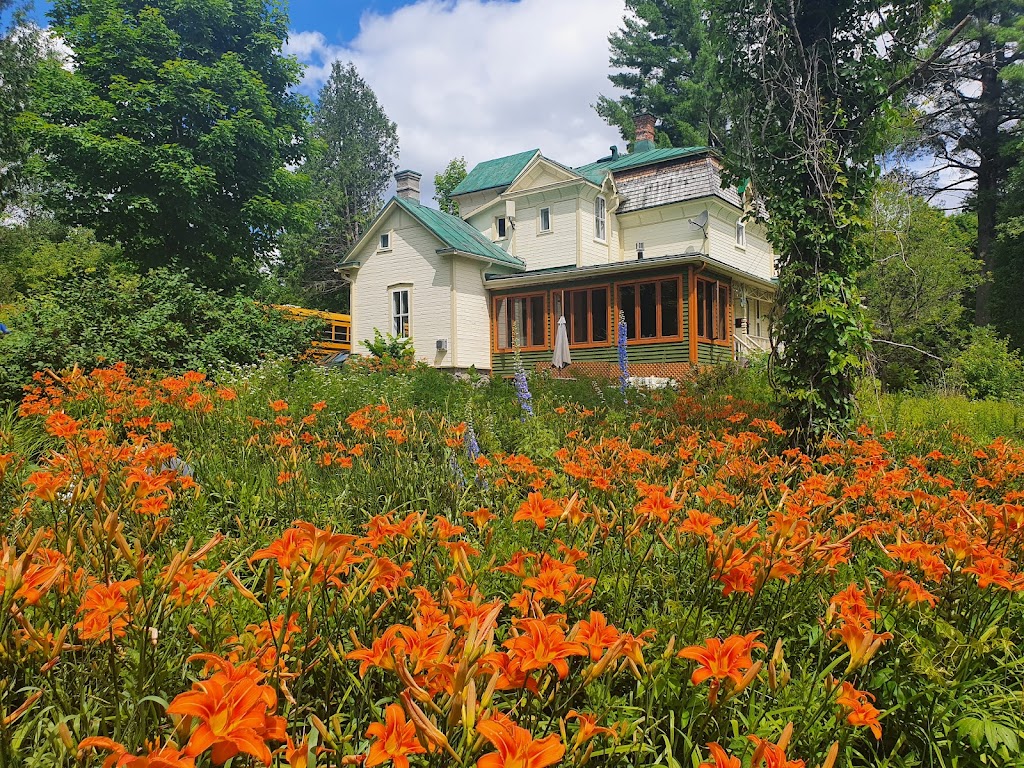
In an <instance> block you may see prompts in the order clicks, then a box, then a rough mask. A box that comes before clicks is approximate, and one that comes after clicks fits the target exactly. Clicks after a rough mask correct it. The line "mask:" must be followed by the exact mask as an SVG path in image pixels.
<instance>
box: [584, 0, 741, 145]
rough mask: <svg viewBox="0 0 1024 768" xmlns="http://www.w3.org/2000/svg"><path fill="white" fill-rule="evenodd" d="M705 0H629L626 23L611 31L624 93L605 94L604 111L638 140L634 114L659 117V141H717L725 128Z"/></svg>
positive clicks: (599, 108)
mask: <svg viewBox="0 0 1024 768" xmlns="http://www.w3.org/2000/svg"><path fill="white" fill-rule="evenodd" d="M705 5H706V4H705V2H703V0H627V2H626V11H627V16H626V18H625V19H624V21H623V28H622V29H621V30H619V31H617V32H615V33H613V34H612V35H611V37H610V38H609V42H610V43H611V49H612V55H611V65H612V67H613V68H615V70H616V72H615V73H614V74H612V75H610V76H609V79H610V80H611V81H612V83H613V84H614V85H615V86H616V87H617V88H619V89H621V90H622V91H625V93H624V95H622V96H620V97H619V98H618V99H612V98H609V97H607V96H601V97H599V98H598V102H597V104H596V105H595V108H596V109H597V113H598V114H599V115H601V117H603V118H604V119H605V120H606V121H607V122H608V124H609V125H613V126H615V127H617V128H618V129H619V130H620V131H621V132H622V138H623V139H625V140H626V141H627V142H632V141H633V139H634V136H635V129H634V124H633V117H634V116H635V115H638V114H640V113H642V112H650V113H651V114H653V115H655V116H656V117H658V118H660V121H661V124H660V126H659V134H658V137H657V143H658V144H659V145H668V146H675V147H689V146H714V145H715V144H717V143H718V141H719V139H720V137H721V135H722V134H723V129H724V127H725V112H724V110H723V109H722V99H721V91H720V86H719V84H718V78H717V72H718V59H717V57H716V53H715V49H714V48H713V46H712V45H711V41H710V37H709V32H708V24H707V15H706V8H705Z"/></svg>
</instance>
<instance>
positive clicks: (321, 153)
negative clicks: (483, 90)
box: [283, 61, 398, 311]
mask: <svg viewBox="0 0 1024 768" xmlns="http://www.w3.org/2000/svg"><path fill="white" fill-rule="evenodd" d="M311 134H312V136H313V138H314V139H315V142H314V144H313V149H312V151H311V152H310V157H309V160H308V162H307V163H306V164H305V166H304V167H303V171H304V172H305V173H306V174H307V175H308V176H309V179H310V182H311V185H312V196H313V199H314V200H315V201H316V204H317V205H318V212H317V216H316V220H315V226H314V227H313V229H312V231H311V232H308V233H303V234H302V235H301V236H300V237H298V238H294V239H291V240H290V241H289V243H288V247H287V248H285V249H284V251H283V257H284V265H283V267H284V270H285V272H286V274H287V279H288V281H289V282H290V283H291V284H293V285H295V286H296V287H297V288H298V290H300V291H301V292H302V293H304V294H305V295H307V296H310V297H322V299H321V302H320V303H321V304H322V305H323V306H324V308H325V309H336V310H340V311H346V310H347V297H345V298H342V297H341V293H342V291H343V289H344V288H345V287H346V285H347V283H346V281H344V280H343V279H342V278H341V277H340V276H339V275H338V273H337V272H336V271H335V267H336V266H337V264H338V262H340V261H341V259H342V257H343V256H345V255H346V254H347V253H348V252H349V250H350V249H351V248H352V246H353V245H354V244H355V242H356V240H358V239H359V237H360V236H361V235H362V234H363V232H364V231H365V230H366V228H367V227H368V226H369V225H370V223H371V222H372V221H373V219H374V217H375V216H376V215H377V213H378V212H379V211H380V207H381V203H382V199H383V195H384V191H385V189H387V186H388V184H389V183H390V181H391V175H392V173H393V172H394V170H395V167H396V160H397V157H398V128H397V126H396V125H395V123H393V122H392V121H391V120H390V119H389V118H388V116H387V114H386V113H385V112H384V109H383V107H381V105H380V103H379V102H378V101H377V97H376V95H375V94H374V92H373V90H372V89H371V88H370V86H369V85H367V84H366V81H365V80H363V78H362V77H361V76H360V74H359V72H358V71H357V70H356V68H355V65H354V64H351V63H350V64H347V65H345V64H342V63H341V62H339V61H335V62H334V65H333V68H332V69H331V76H330V77H329V78H328V79H327V82H326V83H325V84H324V87H323V88H322V89H321V90H320V97H319V99H318V103H317V109H316V113H315V115H314V117H313V125H312V130H311ZM325 301H326V302H327V303H326V304H325V303H324V302H325ZM304 303H306V304H307V305H308V302H304Z"/></svg>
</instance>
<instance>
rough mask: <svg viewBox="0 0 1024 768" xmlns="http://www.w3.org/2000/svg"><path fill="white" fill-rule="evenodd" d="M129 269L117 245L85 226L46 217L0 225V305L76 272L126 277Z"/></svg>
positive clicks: (45, 288)
mask: <svg viewBox="0 0 1024 768" xmlns="http://www.w3.org/2000/svg"><path fill="white" fill-rule="evenodd" d="M132 271H133V270H132V266H131V265H130V264H128V263H126V262H125V261H124V259H123V257H122V255H121V249H120V248H119V247H118V246H113V245H107V244H106V243H100V242H97V240H96V238H95V237H94V236H93V234H92V232H90V231H89V230H87V229H72V230H67V229H65V228H63V227H61V226H59V225H57V224H54V223H53V222H50V221H46V220H41V221H33V222H32V223H30V224H28V225H26V226H12V227H3V228H0V304H19V303H20V302H22V301H24V300H26V299H29V298H31V297H33V296H38V295H39V294H42V293H47V292H48V291H50V290H51V289H53V288H55V287H59V286H60V285H61V284H62V283H64V282H66V281H67V280H69V279H70V278H71V277H72V276H73V275H78V274H79V273H86V274H90V273H94V272H108V273H112V274H114V273H116V274H120V275H122V276H123V277H125V278H127V277H128V276H129V275H130V274H132Z"/></svg>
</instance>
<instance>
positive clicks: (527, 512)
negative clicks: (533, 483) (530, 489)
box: [512, 493, 562, 531]
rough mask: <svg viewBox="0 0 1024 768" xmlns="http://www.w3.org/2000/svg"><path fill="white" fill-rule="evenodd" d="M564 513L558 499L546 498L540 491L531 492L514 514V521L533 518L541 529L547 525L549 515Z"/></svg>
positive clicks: (554, 515)
mask: <svg viewBox="0 0 1024 768" xmlns="http://www.w3.org/2000/svg"><path fill="white" fill-rule="evenodd" d="M561 514H562V508H561V507H560V506H559V505H558V502H557V501H554V500H553V499H546V498H544V496H543V495H542V494H540V493H531V494H530V495H529V496H527V497H526V501H524V502H523V503H522V504H520V505H519V509H518V510H516V513H515V514H514V515H513V516H512V522H514V523H518V522H519V521H520V520H531V521H533V523H534V524H535V525H536V526H537V527H538V528H539V529H540V530H542V531H543V530H544V528H545V527H547V521H548V518H549V517H558V516H559V515H561Z"/></svg>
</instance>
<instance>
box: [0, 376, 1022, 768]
mask: <svg viewBox="0 0 1024 768" xmlns="http://www.w3.org/2000/svg"><path fill="white" fill-rule="evenodd" d="M529 385H530V387H531V388H532V400H531V407H532V415H530V414H527V413H525V412H524V410H523V409H522V408H520V406H519V405H518V403H517V401H516V396H515V389H514V388H513V387H512V386H511V385H509V384H507V383H504V382H494V383H490V384H481V383H480V382H469V381H466V382H456V381H453V380H451V379H447V378H444V377H443V376H442V375H440V374H437V373H435V372H430V371H419V372H411V373H398V374H388V373H384V372H368V371H360V370H354V371H349V372H335V373H327V372H324V371H318V370H315V369H310V368H304V367H299V368H295V369H291V368H288V367H280V366H279V367H273V366H269V367H267V368H266V369H262V370H257V371H254V372H249V373H247V374H244V375H243V374H238V375H234V376H228V377H224V378H220V379H218V380H217V381H216V382H215V381H212V380H210V379H208V378H207V377H205V376H204V375H202V374H199V373H193V374H186V375H184V376H181V377H173V378H163V379H153V378H143V377H137V378H136V377H132V376H130V375H129V374H127V373H126V372H125V371H124V370H123V369H121V368H118V367H116V366H115V367H112V368H109V369H105V370H98V371H94V372H91V373H88V374H86V373H83V372H80V371H74V372H71V373H67V374H64V375H62V376H59V377H58V376H46V377H41V378H40V379H39V380H38V382H37V386H36V388H35V389H34V391H32V392H31V393H29V394H28V396H27V397H26V398H25V399H24V401H23V402H22V403H21V405H20V408H19V409H17V411H13V410H12V411H11V412H10V413H9V414H8V415H7V417H6V418H2V419H0V504H2V506H3V512H4V515H3V522H2V526H3V527H2V532H0V765H2V766H14V765H26V766H104V767H105V768H111V767H113V766H117V767H121V766H131V768H144V767H148V768H158V767H159V768H170V767H172V766H178V767H187V768H201V767H203V766H209V765H225V764H227V765H230V766H232V767H233V768H234V767H236V766H259V765H280V766H291V768H300V767H301V768H312V767H313V766H339V765H363V766H366V768H373V766H378V765H391V766H394V767H395V768H408V767H409V766H438V767H440V766H453V765H458V766H466V767H467V768H468V767H469V766H478V767H479V768H546V766H552V765H562V766H573V767H576V766H584V765H594V766H665V767H666V768H683V767H685V768H691V767H692V768H700V767H702V766H703V767H709V768H739V767H740V766H751V767H752V768H761V766H764V767H765V768H800V767H801V766H808V768H831V766H846V765H866V766H919V765H927V766H932V765H934V766H950V767H952V766H982V765H985V766H999V765H1022V764H1024V752H1022V751H1024V745H1022V743H1021V739H1022V738H1024V736H1022V734H1024V714H1022V713H1024V689H1022V685H1024V684H1022V680H1024V645H1022V644H1024V597H1022V594H1024V565H1022V551H1024V449H1022V448H1020V447H1018V446H1016V445H1013V444H1010V443H1008V442H1005V441H1001V440H1000V441H996V442H993V443H992V444H985V445H979V444H975V443H973V442H972V441H971V440H969V439H968V438H966V437H963V436H960V435H957V434H949V435H947V436H946V438H945V439H944V440H942V441H940V442H937V443H936V444H934V445H921V444H920V441H915V440H914V436H913V435H902V434H901V435H893V434H872V432H871V431H870V430H869V429H867V428H861V429H860V430H859V431H858V433H857V435H856V436H855V437H853V438H851V439H848V440H836V441H834V442H830V443H828V444H826V445H824V446H823V447H822V450H821V451H820V452H818V453H816V454H815V455H807V454H805V453H803V452H801V451H799V450H796V449H792V448H790V447H789V446H788V443H787V440H786V436H785V435H784V434H783V433H782V430H781V429H779V427H778V426H777V424H775V423H774V422H773V421H772V420H771V414H770V413H768V412H766V411H765V409H764V408H763V407H759V406H757V405H754V404H750V403H743V402H740V401H736V400H732V399H730V398H728V397H715V396H710V395H706V394H704V395H702V394H699V390H700V386H699V385H698V387H697V388H695V389H694V390H693V391H685V392H682V393H678V394H677V393H671V392H669V393H663V394H659V393H653V394H652V393H642V392H635V391H632V390H631V391H628V392H627V393H626V397H623V395H622V393H620V391H619V387H618V385H617V383H616V382H610V383H608V384H604V385H602V384H593V385H590V384H586V383H582V384H581V383H575V384H573V383H567V382H544V381H540V380H538V379H537V378H533V379H531V381H530V382H529Z"/></svg>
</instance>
